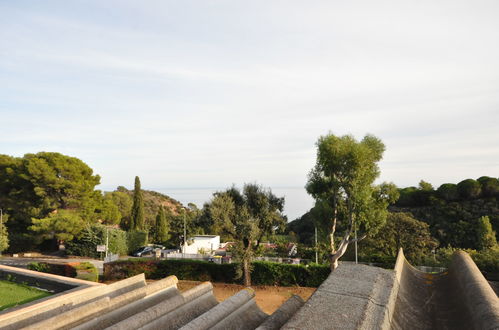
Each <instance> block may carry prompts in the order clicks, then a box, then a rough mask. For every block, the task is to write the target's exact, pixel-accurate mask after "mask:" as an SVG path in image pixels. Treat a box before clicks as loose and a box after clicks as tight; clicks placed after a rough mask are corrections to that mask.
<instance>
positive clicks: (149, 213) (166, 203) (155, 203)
mask: <svg viewBox="0 0 499 330" xmlns="http://www.w3.org/2000/svg"><path fill="white" fill-rule="evenodd" d="M141 191H142V199H143V201H144V222H145V228H146V229H149V228H152V227H154V226H155V223H156V216H157V214H158V211H159V207H160V206H163V208H164V209H165V214H166V217H167V219H168V220H171V218H172V217H174V216H178V215H180V212H181V209H182V207H183V206H182V204H181V203H180V202H179V201H177V200H175V199H173V198H171V197H169V196H167V195H164V194H161V193H159V192H156V191H151V190H144V189H141ZM115 193H120V194H125V195H127V196H128V197H129V203H130V205H129V206H128V216H130V214H131V209H132V204H133V194H134V191H133V190H128V189H126V188H125V187H122V186H119V187H118V188H117V189H116V191H114V192H112V194H115ZM120 210H121V208H120ZM188 211H189V212H190V211H191V209H190V208H189V209H188ZM122 214H124V213H122ZM188 216H189V215H188ZM123 225H124V226H122V228H123V229H126V230H129V218H128V219H127V218H126V215H124V219H123Z"/></svg>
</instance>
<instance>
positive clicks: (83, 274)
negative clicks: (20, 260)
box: [28, 261, 99, 282]
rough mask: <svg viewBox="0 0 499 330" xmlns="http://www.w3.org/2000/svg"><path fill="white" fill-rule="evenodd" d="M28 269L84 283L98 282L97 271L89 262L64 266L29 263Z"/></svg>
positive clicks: (71, 263)
mask: <svg viewBox="0 0 499 330" xmlns="http://www.w3.org/2000/svg"><path fill="white" fill-rule="evenodd" d="M28 269H30V270H34V271H37V272H43V273H49V274H55V275H61V276H66V277H73V278H78V279H81V280H86V281H93V282H97V281H98V280H99V271H98V270H97V268H96V267H95V266H94V265H93V264H92V263H91V262H87V261H85V262H70V263H66V264H56V263H46V262H30V263H29V264H28Z"/></svg>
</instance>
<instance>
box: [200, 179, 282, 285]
mask: <svg viewBox="0 0 499 330" xmlns="http://www.w3.org/2000/svg"><path fill="white" fill-rule="evenodd" d="M283 206H284V200H283V199H281V198H278V197H276V196H274V195H273V194H272V192H271V191H270V189H264V188H263V187H261V186H258V185H255V184H245V185H244V188H243V192H242V193H241V191H239V190H238V189H236V188H235V187H232V188H230V189H227V190H226V191H223V192H217V193H215V194H214V198H213V200H212V201H211V203H210V204H209V206H207V209H208V211H209V214H210V217H211V219H213V223H215V224H216V226H218V227H219V228H220V230H221V231H223V232H225V233H226V234H227V235H229V236H230V237H232V238H233V239H234V240H235V241H236V244H235V245H234V246H233V252H232V253H233V257H234V258H235V260H237V261H240V263H241V266H242V269H240V272H239V274H241V273H242V274H241V275H244V284H245V285H246V286H250V285H251V260H252V259H253V257H254V253H255V251H254V250H255V247H256V246H258V245H257V244H258V241H259V240H260V239H261V238H262V236H263V235H264V234H272V233H273V231H274V230H275V229H277V227H279V226H281V224H283V223H284V221H285V220H284V217H283V216H282V213H281V212H282V208H283ZM255 243H256V244H255Z"/></svg>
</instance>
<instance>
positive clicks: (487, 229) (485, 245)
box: [477, 217, 497, 250]
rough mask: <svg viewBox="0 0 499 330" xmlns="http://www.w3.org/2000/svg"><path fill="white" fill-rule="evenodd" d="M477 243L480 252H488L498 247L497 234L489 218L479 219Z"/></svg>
mask: <svg viewBox="0 0 499 330" xmlns="http://www.w3.org/2000/svg"><path fill="white" fill-rule="evenodd" d="M477 241H478V244H477V247H478V249H479V250H487V249H491V248H493V247H496V246H497V240H496V233H495V232H494V231H493V230H492V226H491V224H490V220H489V217H480V219H478V226H477Z"/></svg>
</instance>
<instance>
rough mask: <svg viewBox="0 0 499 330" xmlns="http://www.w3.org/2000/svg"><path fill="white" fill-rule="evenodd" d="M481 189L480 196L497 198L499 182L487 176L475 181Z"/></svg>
mask: <svg viewBox="0 0 499 330" xmlns="http://www.w3.org/2000/svg"><path fill="white" fill-rule="evenodd" d="M477 181H478V182H480V185H481V187H482V195H483V196H484V197H494V196H499V180H498V179H496V178H491V177H488V176H482V177H480V178H478V179H477Z"/></svg>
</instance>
